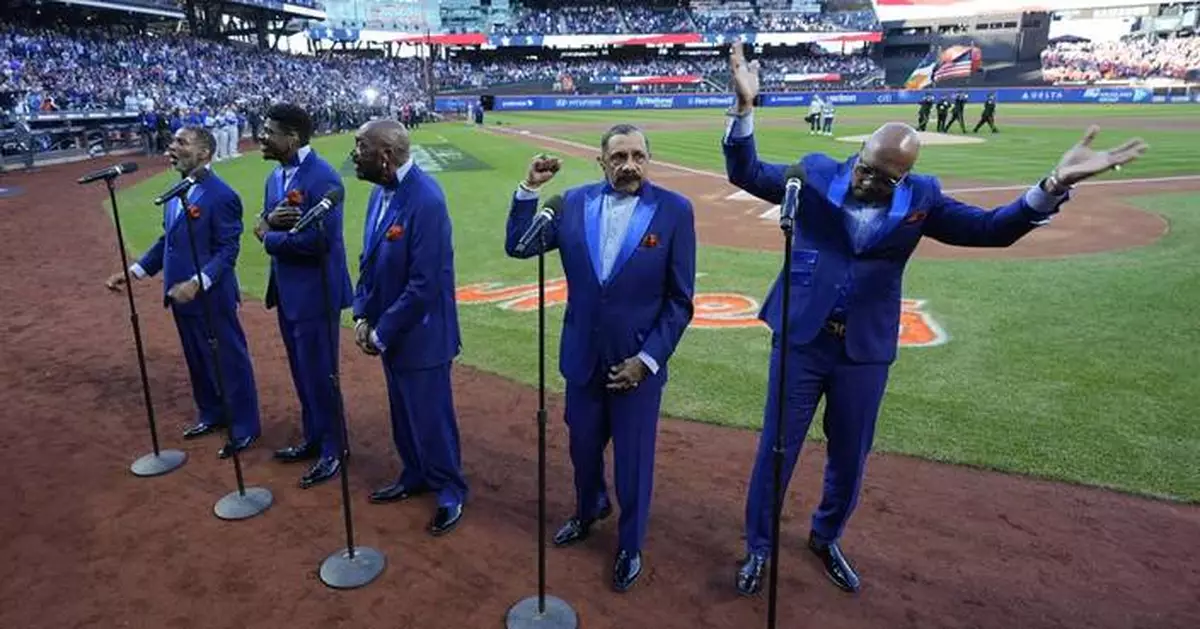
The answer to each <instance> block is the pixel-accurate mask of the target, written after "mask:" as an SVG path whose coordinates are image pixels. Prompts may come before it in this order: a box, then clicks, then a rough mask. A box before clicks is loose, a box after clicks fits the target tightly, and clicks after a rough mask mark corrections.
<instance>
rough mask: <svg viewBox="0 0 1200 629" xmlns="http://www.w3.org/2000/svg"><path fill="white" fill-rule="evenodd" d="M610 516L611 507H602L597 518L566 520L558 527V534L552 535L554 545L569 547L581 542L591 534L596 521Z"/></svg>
mask: <svg viewBox="0 0 1200 629" xmlns="http://www.w3.org/2000/svg"><path fill="white" fill-rule="evenodd" d="M610 515H612V506H611V505H604V507H603V508H602V509H600V514H599V516H597V517H595V518H592V519H589V520H584V519H582V518H578V517H574V518H571V519H570V520H567V521H566V522H565V523H564V524H563V525H562V526H561V527H559V529H558V532H556V533H555V534H554V545H555V546H570V545H571V544H575V543H578V542H582V541H583V540H585V539H587V538H588V536H589V535H591V534H592V525H593V524H595V523H596V522H597V521H598V520H603V519H605V518H607V517H608V516H610Z"/></svg>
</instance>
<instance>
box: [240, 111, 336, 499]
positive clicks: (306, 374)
mask: <svg viewBox="0 0 1200 629" xmlns="http://www.w3.org/2000/svg"><path fill="white" fill-rule="evenodd" d="M265 118H266V120H265V124H263V128H262V131H261V132H260V133H259V136H258V142H259V145H260V146H261V147H262V156H263V159H264V160H274V161H277V162H279V166H276V167H275V169H274V170H272V171H271V174H269V175H267V181H266V190H265V192H264V194H263V208H262V212H261V214H260V215H259V222H258V228H257V229H256V230H255V233H256V234H257V235H258V237H259V240H261V241H262V244H263V248H264V249H265V250H266V252H267V254H268V255H270V256H271V270H270V275H269V277H268V279H267V296H266V306H267V308H275V312H276V314H277V315H278V318H279V331H280V333H281V334H282V335H283V345H284V347H285V348H286V349H287V357H288V364H289V365H291V371H292V382H293V383H294V384H295V387H296V395H297V396H298V397H299V398H300V425H301V426H302V431H303V432H302V434H303V439H302V441H301V442H300V443H299V444H296V445H293V446H290V447H286V448H283V449H281V450H277V451H276V452H275V458H276V459H278V460H280V461H284V462H297V461H307V460H314V459H315V461H314V462H313V464H312V465H311V466H310V467H309V468H308V470H307V471H306V472H305V473H304V475H303V476H301V478H300V487H301V488H308V487H312V486H313V485H316V484H318V483H321V482H324V481H327V480H329V479H331V478H333V477H335V476H336V475H337V474H338V472H339V471H340V468H341V462H340V459H339V457H338V454H339V453H340V452H341V449H342V428H341V424H339V423H338V421H339V418H338V414H337V410H338V400H337V395H338V392H337V390H336V389H335V388H334V386H333V382H332V379H331V376H332V375H333V373H334V371H333V369H334V365H335V364H336V361H337V360H338V347H339V345H340V343H339V339H340V338H341V335H340V334H339V325H338V323H339V322H340V321H341V318H342V317H341V311H342V310H344V309H345V308H348V307H349V306H350V302H351V298H352V295H353V290H352V289H351V287H350V272H349V271H348V270H347V268H346V246H345V242H344V239H343V237H342V203H340V202H339V203H337V204H336V205H334V206H333V208H331V209H330V210H329V211H328V212H327V213H325V215H324V216H323V217H322V218H321V220H320V221H318V223H319V224H313V225H309V226H307V227H306V228H304V229H303V230H301V231H300V232H299V233H295V234H293V233H291V231H290V230H291V228H292V227H293V226H295V225H296V223H297V221H299V220H300V217H301V216H302V215H303V214H304V213H305V212H307V211H308V210H310V209H311V208H312V207H313V206H315V205H317V204H318V203H320V202H321V198H322V197H324V196H325V194H326V193H328V192H329V191H331V190H333V189H335V188H337V189H341V188H342V178H341V176H340V175H338V173H337V170H335V169H334V168H333V166H330V165H329V162H326V161H325V160H324V159H322V158H321V156H320V155H318V154H317V152H316V151H314V150H313V149H312V147H311V146H309V145H308V140H309V138H310V137H311V136H312V132H313V123H312V119H311V118H310V117H309V115H308V112H306V111H304V110H303V109H301V108H300V107H297V106H296V105H292V104H289V103H278V104H275V105H272V106H271V108H270V109H269V110H267V114H266V116H265ZM321 256H324V257H325V266H324V270H323V272H322V268H321V265H320V264H319V261H320V259H321ZM322 275H323V276H322ZM323 286H324V289H325V290H327V291H328V293H327V295H323V294H322V287H323ZM330 309H332V310H333V311H334V312H330V311H329V310H330ZM331 321H332V325H331Z"/></svg>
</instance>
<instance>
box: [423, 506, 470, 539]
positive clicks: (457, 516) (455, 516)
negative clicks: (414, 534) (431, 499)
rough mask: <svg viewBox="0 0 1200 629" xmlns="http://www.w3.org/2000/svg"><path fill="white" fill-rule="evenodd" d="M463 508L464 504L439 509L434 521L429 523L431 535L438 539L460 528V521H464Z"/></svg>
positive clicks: (434, 515)
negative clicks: (455, 528)
mask: <svg viewBox="0 0 1200 629" xmlns="http://www.w3.org/2000/svg"><path fill="white" fill-rule="evenodd" d="M462 515H463V506H462V504H461V503H460V504H456V505H450V506H447V507H438V509H437V512H436V513H434V514H433V520H431V521H430V522H429V534H430V535H432V536H434V537H438V536H439V535H445V534H446V533H449V532H450V531H453V530H454V527H456V526H458V521H459V520H461V519H462Z"/></svg>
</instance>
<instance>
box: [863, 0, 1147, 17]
mask: <svg viewBox="0 0 1200 629" xmlns="http://www.w3.org/2000/svg"><path fill="white" fill-rule="evenodd" d="M871 3H872V4H873V5H875V15H876V16H877V17H878V18H879V21H880V22H902V21H904V20H930V19H941V18H953V17H969V16H974V15H986V14H989V13H1031V12H1048V13H1053V12H1055V11H1070V10H1075V9H1107V8H1115V7H1137V6H1146V5H1149V4H1161V2H1159V1H1158V0H1142V1H1141V2H1139V1H1138V0H1041V1H1038V0H1004V1H1002V2H996V0H872V2H871Z"/></svg>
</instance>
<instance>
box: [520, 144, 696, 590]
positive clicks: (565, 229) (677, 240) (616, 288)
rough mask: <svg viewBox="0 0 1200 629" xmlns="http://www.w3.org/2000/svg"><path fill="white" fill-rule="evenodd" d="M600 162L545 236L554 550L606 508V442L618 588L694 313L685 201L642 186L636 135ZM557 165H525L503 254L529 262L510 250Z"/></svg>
mask: <svg viewBox="0 0 1200 629" xmlns="http://www.w3.org/2000/svg"><path fill="white" fill-rule="evenodd" d="M597 161H598V162H599V163H600V167H601V169H602V170H603V171H604V181H601V182H597V183H591V184H586V185H583V186H579V187H575V188H571V189H570V190H567V191H566V192H564V193H563V204H562V206H561V207H560V208H556V210H555V214H554V219H553V222H552V223H551V224H550V225H548V226H547V228H546V231H545V232H543V233H544V236H545V243H546V250H547V251H551V250H554V249H557V250H558V251H559V254H560V256H561V259H562V265H563V272H564V273H565V274H566V278H567V310H566V314H565V316H564V319H563V331H562V346H561V348H560V355H559V370H560V371H561V372H562V375H563V377H564V378H566V381H567V390H566V398H567V399H566V417H565V420H566V424H567V427H568V429H569V433H570V449H571V463H572V465H573V466H574V468H575V500H576V502H575V514H574V516H573V517H571V518H570V519H569V520H567V522H566V523H565V524H564V525H563V526H562V528H560V529H559V530H558V532H557V534H555V536H554V543H555V544H556V545H558V546H566V545H569V544H574V543H576V542H580V541H582V540H584V539H586V538H587V537H588V535H589V534H590V532H591V527H592V525H593V524H594V523H595V522H596V521H597V520H602V519H604V518H606V517H608V515H609V514H610V513H611V512H612V506H611V505H612V503H611V501H610V500H609V497H608V490H607V488H606V487H605V486H604V449H605V447H606V446H607V445H608V442H609V440H610V439H611V440H612V442H613V465H614V470H615V474H614V475H615V480H616V489H617V500H618V502H619V503H620V506H621V515H620V520H619V522H618V524H617V528H618V547H617V555H616V559H615V561H614V564H613V574H612V586H613V588H614V589H615V590H617V591H618V592H624V591H626V590H628V589H629V588H630V587H632V586H633V584H634V582H635V581H636V580H637V578H638V576H639V575H640V574H641V571H642V545H643V542H644V540H645V538H646V525H647V520H648V519H649V514H650V497H651V490H652V487H653V476H654V444H655V440H656V436H657V428H658V411H659V403H660V402H661V400H662V392H663V388H664V387H665V386H666V383H667V361H668V360H669V359H670V357H671V355H672V354H674V352H675V348H676V347H677V346H678V345H679V341H680V339H681V338H682V337H683V333H684V331H685V330H686V329H687V326H688V323H689V322H690V321H691V319H692V314H693V310H694V305H693V302H692V298H693V294H694V288H695V277H696V232H695V219H694V216H693V213H692V204H691V202H690V201H688V200H687V198H685V197H683V196H682V195H680V194H677V193H675V192H671V191H669V190H666V189H665V188H662V187H659V186H657V185H655V184H653V183H650V182H649V181H646V175H647V172H646V169H647V168H648V166H649V165H650V147H649V144H648V142H647V140H646V136H645V134H643V133H642V131H641V130H639V129H638V128H637V127H634V126H632V125H627V124H621V125H616V126H614V127H612V128H611V129H609V130H608V132H607V133H605V134H604V136H603V138H601V140H600V155H599V157H597ZM560 167H561V162H560V161H559V160H558V159H557V158H554V157H547V156H544V155H539V156H537V157H536V158H534V160H533V163H532V164H531V165H530V167H529V172H528V174H527V175H526V177H525V181H523V182H521V184H520V187H519V188H518V189H517V191H516V193H515V195H514V197H513V200H512V205H511V208H510V210H509V215H508V234H507V238H506V240H505V250H506V251H507V252H508V255H510V256H513V257H520V258H528V257H531V256H536V255H537V253H538V245H536V244H535V245H534V246H533V247H531V248H530V249H529V250H528V251H526V252H524V253H521V252H518V251H517V245H518V243H519V242H520V239H521V235H522V234H524V233H525V231H526V230H527V229H528V228H529V226H530V224H531V222H532V220H533V217H534V214H535V213H536V212H537V209H538V208H537V201H538V196H539V191H540V190H541V189H542V188H543V187H544V186H545V185H546V183H547V182H549V181H550V180H551V179H552V178H553V177H554V175H555V174H556V173H557V172H558V170H559V168H560Z"/></svg>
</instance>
